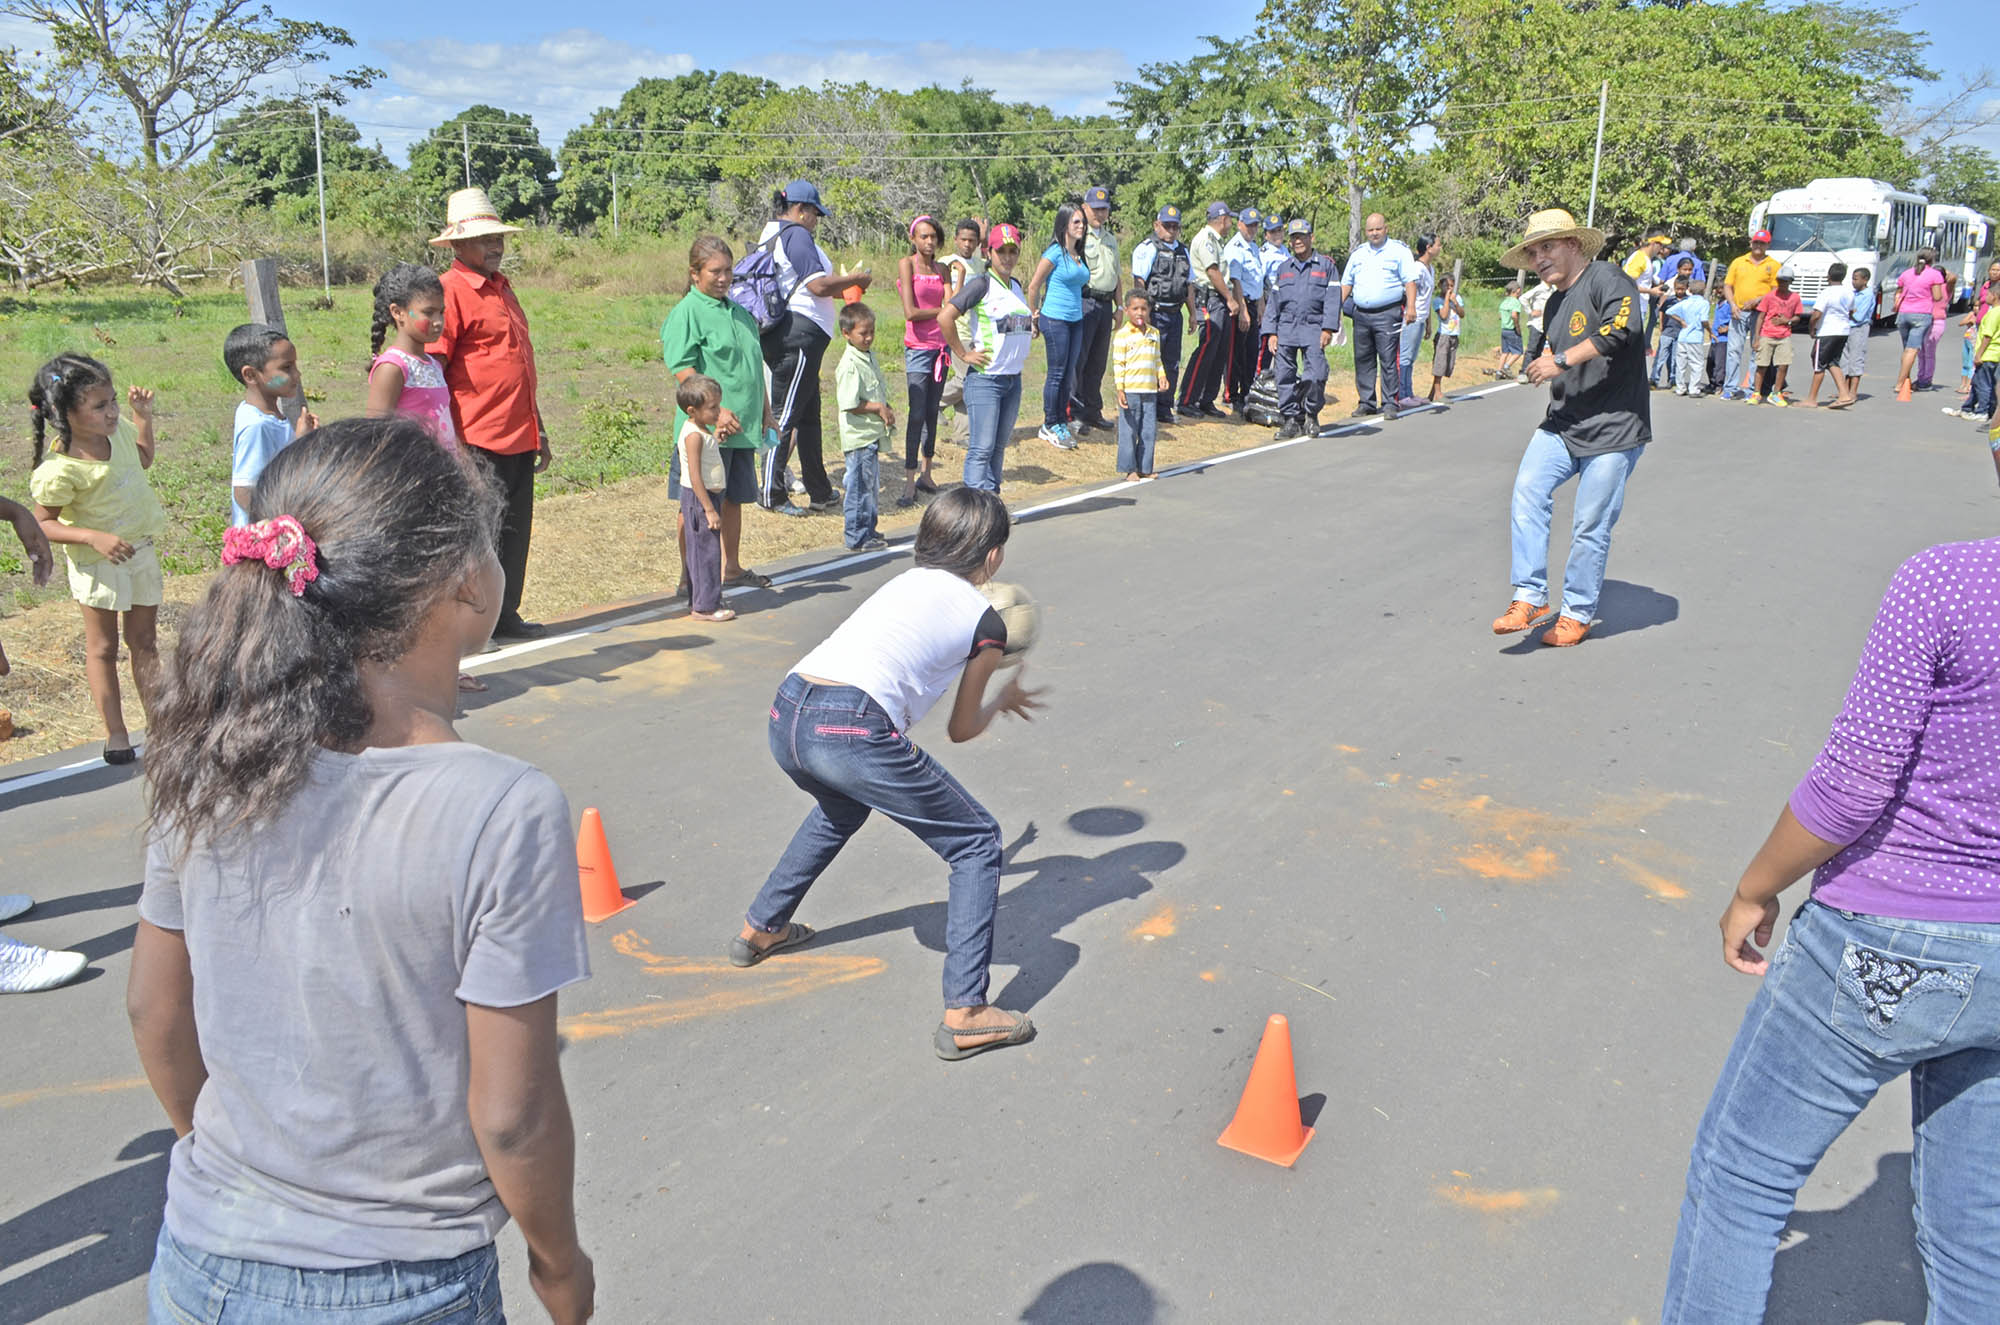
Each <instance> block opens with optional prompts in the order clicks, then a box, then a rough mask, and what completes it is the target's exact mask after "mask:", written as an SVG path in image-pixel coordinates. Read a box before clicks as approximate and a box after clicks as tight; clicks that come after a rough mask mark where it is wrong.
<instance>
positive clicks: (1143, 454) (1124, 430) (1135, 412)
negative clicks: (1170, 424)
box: [1118, 391, 1160, 474]
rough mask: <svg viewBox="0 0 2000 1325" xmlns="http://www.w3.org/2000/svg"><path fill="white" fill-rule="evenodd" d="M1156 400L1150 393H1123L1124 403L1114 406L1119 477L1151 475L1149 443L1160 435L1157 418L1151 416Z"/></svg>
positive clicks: (1150, 447) (1151, 443) (1150, 446)
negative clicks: (1116, 422)
mask: <svg viewBox="0 0 2000 1325" xmlns="http://www.w3.org/2000/svg"><path fill="white" fill-rule="evenodd" d="M1157 399H1158V397H1157V396H1155V395H1154V394H1153V393H1152V392H1151V391H1127V392H1126V393H1125V403H1124V404H1122V405H1120V406H1119V407H1118V472H1119V473H1121V474H1150V473H1152V472H1153V443H1154V441H1155V440H1157V439H1158V437H1159V435H1160V423H1159V419H1158V417H1157V416H1156V415H1155V414H1154V413H1153V410H1154V408H1155V406H1154V401H1156V400H1157Z"/></svg>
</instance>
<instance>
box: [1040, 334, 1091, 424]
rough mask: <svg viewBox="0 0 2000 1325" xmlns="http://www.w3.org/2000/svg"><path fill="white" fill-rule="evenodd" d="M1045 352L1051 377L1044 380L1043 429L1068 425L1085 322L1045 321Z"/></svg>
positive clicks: (1043, 347) (1081, 350)
mask: <svg viewBox="0 0 2000 1325" xmlns="http://www.w3.org/2000/svg"><path fill="white" fill-rule="evenodd" d="M1040 325H1041V329H1042V352H1043V353H1044V354H1046V355H1047V356H1048V364H1049V372H1048V376H1047V377H1044V378H1043V379H1042V426H1043V427H1053V426H1054V425H1056V424H1058V423H1068V422H1069V416H1070V399H1069V397H1070V392H1071V390H1072V389H1073V388H1074V387H1075V386H1076V361H1077V360H1078V359H1079V358H1081V357H1082V356H1083V319H1082V318H1078V319H1077V320H1076V321H1074V322H1065V321H1063V320H1062V319H1061V318H1055V317H1046V316H1045V317H1043V318H1042V319H1041V323H1040Z"/></svg>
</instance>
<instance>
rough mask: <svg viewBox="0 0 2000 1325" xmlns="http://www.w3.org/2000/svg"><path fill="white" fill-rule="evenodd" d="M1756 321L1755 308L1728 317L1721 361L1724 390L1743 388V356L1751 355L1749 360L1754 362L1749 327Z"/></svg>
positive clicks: (1733, 390) (1735, 390) (1734, 390)
mask: <svg viewBox="0 0 2000 1325" xmlns="http://www.w3.org/2000/svg"><path fill="white" fill-rule="evenodd" d="M1756 323H1757V313H1756V310H1755V309H1751V310H1749V311H1746V312H1740V313H1737V314H1735V315H1733V316H1732V317H1731V318H1730V319H1729V348H1728V350H1727V351H1725V353H1724V355H1723V361H1722V389H1723V390H1724V391H1728V392H1737V391H1741V390H1742V389H1743V360H1744V357H1745V356H1746V355H1751V361H1752V362H1753V363H1754V362H1755V356H1754V354H1753V351H1754V349H1755V347H1754V346H1753V345H1751V343H1750V328H1751V327H1753V326H1755V325H1756Z"/></svg>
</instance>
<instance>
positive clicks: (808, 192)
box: [785, 179, 833, 216]
mask: <svg viewBox="0 0 2000 1325" xmlns="http://www.w3.org/2000/svg"><path fill="white" fill-rule="evenodd" d="M785 202H786V204H787V205H788V206H789V205H792V204H796V203H802V202H805V203H811V204H812V206H813V210H815V211H817V212H818V213H819V214H820V215H821V216H832V215H833V213H832V212H830V211H828V210H827V209H826V204H825V203H823V202H821V201H820V200H819V189H818V188H817V187H815V186H814V185H813V183H812V182H811V181H810V180H803V179H795V180H793V181H792V182H791V183H789V184H787V185H785Z"/></svg>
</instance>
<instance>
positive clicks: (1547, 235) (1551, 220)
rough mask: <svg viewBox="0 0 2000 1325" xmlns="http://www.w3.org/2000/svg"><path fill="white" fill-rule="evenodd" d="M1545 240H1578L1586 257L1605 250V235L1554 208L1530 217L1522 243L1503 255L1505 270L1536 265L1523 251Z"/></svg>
mask: <svg viewBox="0 0 2000 1325" xmlns="http://www.w3.org/2000/svg"><path fill="white" fill-rule="evenodd" d="M1545 239H1574V240H1576V241H1577V243H1579V244H1581V245H1582V246H1583V256H1584V257H1585V258H1586V259H1588V258H1594V257H1596V256H1597V255H1598V254H1599V253H1602V252H1603V251H1604V232H1603V231H1602V230H1598V229H1596V228H1594V227H1592V226H1587V225H1578V224H1577V223H1576V218H1575V217H1574V216H1571V215H1570V214H1569V213H1568V212H1566V211H1564V210H1563V209H1562V208H1560V207H1551V208H1550V209H1549V210H1547V211H1545V212H1536V213H1535V214H1534V215H1533V216H1531V217H1529V218H1528V224H1527V226H1526V227H1525V228H1524V229H1523V231H1522V233H1521V242H1520V243H1518V244H1516V245H1514V247H1512V248H1510V249H1508V250H1507V251H1506V252H1505V253H1502V254H1501V255H1500V265H1501V266H1503V267H1527V266H1531V265H1532V264H1531V263H1530V262H1529V261H1528V255H1527V254H1526V253H1525V252H1523V250H1524V249H1526V248H1527V247H1528V245H1530V244H1539V243H1541V242H1542V241H1543V240H1545Z"/></svg>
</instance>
